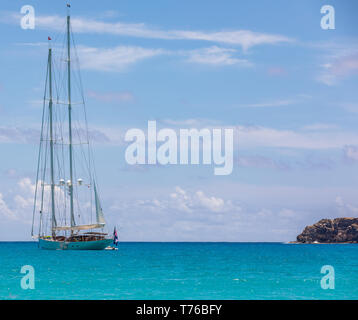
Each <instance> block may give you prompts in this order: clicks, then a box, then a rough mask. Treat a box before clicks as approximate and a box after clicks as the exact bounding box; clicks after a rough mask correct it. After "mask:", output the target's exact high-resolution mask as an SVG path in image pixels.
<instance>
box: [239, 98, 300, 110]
mask: <svg viewBox="0 0 358 320" xmlns="http://www.w3.org/2000/svg"><path fill="white" fill-rule="evenodd" d="M296 102H297V101H296V100H293V99H282V100H271V101H265V102H259V103H251V104H250V103H249V104H242V105H239V107H247V108H265V107H282V106H289V105H292V104H294V103H296Z"/></svg>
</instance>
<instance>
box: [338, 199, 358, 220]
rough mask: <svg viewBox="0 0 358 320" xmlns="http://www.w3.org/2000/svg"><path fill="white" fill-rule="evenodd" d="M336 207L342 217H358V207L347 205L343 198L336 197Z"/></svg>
mask: <svg viewBox="0 0 358 320" xmlns="http://www.w3.org/2000/svg"><path fill="white" fill-rule="evenodd" d="M336 205H337V209H338V212H339V214H340V216H342V217H352V216H354V217H356V216H358V207H356V206H354V205H352V204H350V203H346V202H345V201H344V200H343V198H342V197H341V196H337V197H336Z"/></svg>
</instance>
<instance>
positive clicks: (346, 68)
mask: <svg viewBox="0 0 358 320" xmlns="http://www.w3.org/2000/svg"><path fill="white" fill-rule="evenodd" d="M321 69H322V70H321V73H320V74H319V75H318V76H317V81H319V82H321V83H323V84H325V85H328V86H333V85H336V84H338V83H339V82H340V81H341V80H343V79H345V78H348V77H350V76H353V75H358V50H357V51H353V52H348V53H346V52H344V53H339V54H336V55H333V56H330V57H328V58H327V62H326V63H324V64H322V65H321Z"/></svg>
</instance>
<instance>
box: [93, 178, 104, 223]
mask: <svg viewBox="0 0 358 320" xmlns="http://www.w3.org/2000/svg"><path fill="white" fill-rule="evenodd" d="M94 199H95V203H96V217H97V224H98V225H102V227H101V228H103V227H104V226H105V225H106V221H105V220H104V215H103V211H102V207H101V202H100V201H99V197H98V194H97V188H96V183H94ZM97 228H98V227H97Z"/></svg>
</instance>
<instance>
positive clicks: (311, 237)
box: [295, 218, 358, 243]
mask: <svg viewBox="0 0 358 320" xmlns="http://www.w3.org/2000/svg"><path fill="white" fill-rule="evenodd" d="M295 243H358V218H336V219H322V220H320V221H318V222H317V223H315V224H313V225H311V226H307V227H306V228H305V229H304V230H303V232H302V233H301V234H299V235H298V236H297V241H296V242H295Z"/></svg>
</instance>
